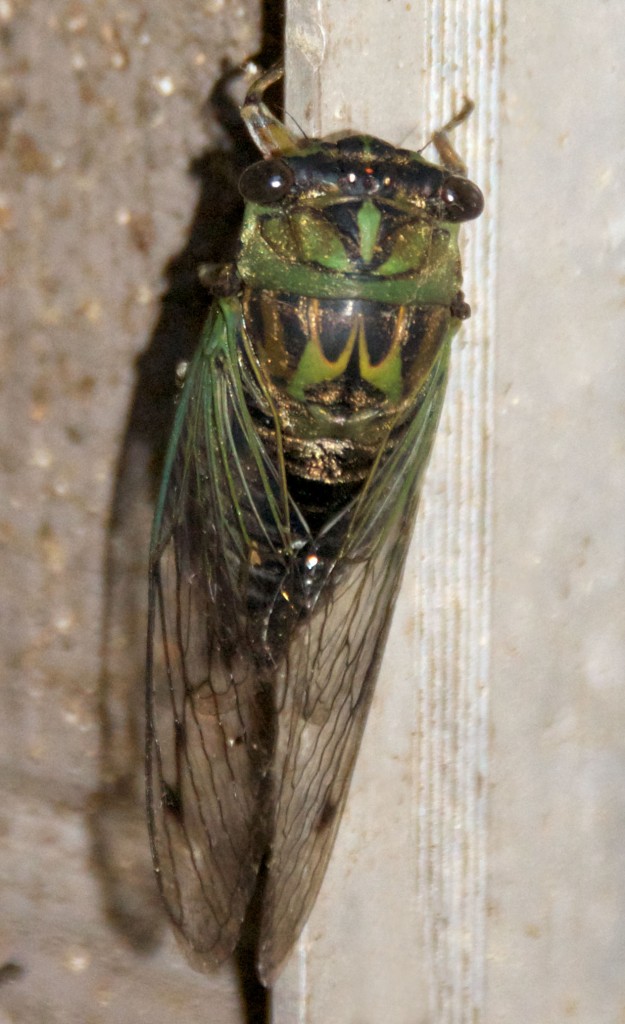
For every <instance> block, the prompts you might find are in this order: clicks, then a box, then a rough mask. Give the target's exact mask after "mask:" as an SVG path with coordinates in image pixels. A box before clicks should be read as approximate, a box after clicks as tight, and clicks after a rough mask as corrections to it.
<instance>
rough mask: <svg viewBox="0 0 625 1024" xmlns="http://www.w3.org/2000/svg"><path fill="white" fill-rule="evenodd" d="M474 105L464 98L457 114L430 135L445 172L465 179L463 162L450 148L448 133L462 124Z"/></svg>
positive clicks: (465, 172)
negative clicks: (451, 172)
mask: <svg viewBox="0 0 625 1024" xmlns="http://www.w3.org/2000/svg"><path fill="white" fill-rule="evenodd" d="M474 107H475V104H474V103H473V100H470V99H467V97H466V96H465V98H464V103H463V104H462V107H461V108H460V110H459V111H458V113H457V114H454V116H453V117H452V118H451V119H450V120H449V121H448V122H447V124H444V125H443V127H442V128H439V130H438V131H437V132H434V134H433V135H432V142H433V143H434V146H435V147H436V152H437V153H438V155H439V157H440V161H441V164H442V165H443V167H444V168H445V170H447V171H453V173H454V174H461V175H462V176H463V177H466V174H467V168H466V164H465V163H464V161H463V160H462V159H461V157H460V156H459V155H458V153H457V152H456V150H455V149H454V147H453V146H452V144H451V142H450V140H449V138H448V133H449V132H452V131H453V130H454V129H455V128H458V127H459V125H461V124H463V122H464V121H466V119H467V118H468V117H470V116H471V114H472V113H473V109H474Z"/></svg>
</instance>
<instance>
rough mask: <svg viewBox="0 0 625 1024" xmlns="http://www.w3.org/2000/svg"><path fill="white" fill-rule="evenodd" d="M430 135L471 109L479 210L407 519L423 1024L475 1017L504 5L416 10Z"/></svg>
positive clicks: (463, 138)
mask: <svg viewBox="0 0 625 1024" xmlns="http://www.w3.org/2000/svg"><path fill="white" fill-rule="evenodd" d="M426 10H427V24H426V31H425V33H424V41H425V54H424V58H425V65H426V67H427V68H428V71H429V75H428V79H427V86H426V111H427V117H428V125H427V127H428V129H429V130H430V131H432V130H433V129H435V128H436V127H438V126H439V125H440V124H442V123H444V122H445V121H446V120H447V119H448V118H449V117H450V115H451V114H452V112H454V111H455V110H457V109H458V108H459V107H460V105H461V103H462V97H463V95H464V94H466V95H469V96H470V97H471V98H473V99H475V101H476V110H475V112H474V114H473V115H472V117H471V119H470V120H469V121H468V122H467V124H466V125H465V126H463V127H462V128H461V129H459V130H458V131H457V132H456V134H455V139H454V141H455V143H456V145H457V147H458V150H459V152H460V153H461V154H462V155H463V157H464V159H465V160H466V162H467V165H468V167H469V175H470V177H471V178H472V179H473V180H475V181H476V182H477V183H478V184H480V186H481V187H482V188H483V189H484V191H485V193H486V200H487V209H486V213H485V215H484V216H483V217H482V218H481V219H480V220H479V221H477V222H476V223H475V224H470V225H469V226H468V227H467V229H466V231H465V232H464V235H465V239H466V243H465V249H464V260H465V291H466V294H467V297H468V299H469V301H470V303H471V305H472V308H473V312H474V316H473V318H472V319H471V320H470V321H469V323H468V324H466V325H465V326H464V327H463V329H462V332H461V334H460V336H459V338H458V339H457V340H456V342H455V343H454V353H453V366H452V372H451V378H450V382H449V390H448V394H447V400H446V405H445V410H444V413H443V418H442V422H441V426H440V430H439V436H438V439H437V442H436V447H435V452H434V455H433V458H432V463H431V465H430V468H429V471H428V476H427V480H426V485H425V493H424V495H423V501H422V507H421V511H420V516H419V520H418V523H417V537H416V550H417V551H418V552H419V555H420V566H419V569H418V574H417V581H416V590H417V594H416V600H417V606H418V607H419V609H420V615H419V621H420V637H419V639H418V644H419V646H418V654H417V659H418V686H419V723H420V735H419V743H418V750H417V752H416V758H417V764H416V769H415V775H416V778H417V779H418V780H419V792H418V794H416V795H415V798H416V799H417V801H418V808H417V820H418V822H419V840H418V841H419V876H420V877H419V888H420V902H421V905H422V907H423V908H424V916H423V925H424V934H423V944H424V947H423V948H424V954H425V956H426V958H427V960H428V962H429V968H430V969H429V972H428V974H429V977H430V979H431V983H430V992H429V1000H430V1015H429V1019H431V1021H432V1024H460V1022H462V1024H464V1022H472V1024H474V1022H475V1021H478V1020H480V1019H481V1016H482V1009H483V1004H484V955H485V948H484V924H485V914H486V895H485V884H486V862H485V845H486V844H485V804H486V795H487V740H488V736H487V712H488V690H487V682H488V656H489V638H488V634H489V618H490V548H491V519H492V501H491V462H492V423H493V366H494V276H495V238H494V233H493V223H494V211H495V205H496V187H495V175H496V139H497V130H496V129H497V103H498V88H499V86H498V82H499V63H500V38H501V0H470V2H469V3H461V2H460V0H442V2H441V3H436V4H427V5H426Z"/></svg>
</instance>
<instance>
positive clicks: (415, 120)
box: [274, 0, 501, 1024]
mask: <svg viewBox="0 0 625 1024" xmlns="http://www.w3.org/2000/svg"><path fill="white" fill-rule="evenodd" d="M451 8H453V10H452V9H451ZM500 32H501V28H500V25H499V5H498V3H497V2H496V0H483V2H477V3H472V4H471V5H469V6H468V7H467V6H466V5H464V6H462V5H457V9H456V5H442V4H440V3H423V2H418V3H413V4H401V5H399V4H388V3H384V2H381V0H372V2H371V0H370V2H369V3H367V4H363V3H361V2H360V0H340V2H339V0H319V2H316V3H311V2H306V0H292V2H290V3H289V4H288V15H287V33H286V67H287V92H286V107H287V110H288V112H289V113H290V114H292V115H293V116H294V118H295V119H296V121H298V122H299V123H300V124H301V125H302V127H303V129H304V130H305V131H307V132H309V133H310V134H314V135H318V134H326V133H330V132H335V131H338V130H343V131H345V130H350V129H354V130H360V131H362V130H364V131H368V132H371V133H372V134H375V135H378V136H380V137H382V138H384V139H386V140H387V141H389V142H392V143H395V144H398V145H402V144H403V145H408V146H412V147H413V148H415V149H416V148H421V147H422V146H424V145H425V144H426V142H427V141H428V139H429V137H430V136H431V133H432V131H433V130H435V129H436V128H437V127H439V126H441V125H442V124H443V123H444V122H445V121H446V120H447V119H448V118H449V117H450V116H451V114H452V113H453V112H454V111H455V110H457V109H458V108H459V107H460V105H461V103H462V98H463V96H465V95H468V96H471V98H473V99H474V100H475V101H476V107H477V109H476V113H475V114H474V116H473V117H472V118H471V120H470V121H469V122H468V123H467V125H466V126H463V128H462V129H460V130H459V131H458V132H457V134H456V136H455V137H454V141H455V143H456V144H457V145H458V148H459V150H460V152H461V153H462V154H463V155H464V156H465V157H466V160H467V163H468V166H469V168H470V173H471V176H472V177H473V178H474V180H476V181H477V182H479V184H480V185H482V186H484V188H485V191H486V194H487V201H488V203H489V205H488V212H487V214H486V215H485V217H484V219H483V220H482V221H480V222H478V223H477V224H471V225H470V226H469V227H468V228H467V230H466V231H465V250H464V251H465V260H466V275H465V280H466V292H467V296H468V299H469V301H470V302H471V304H472V306H473V307H474V317H473V319H472V320H471V321H470V323H469V325H467V327H466V328H465V329H464V330H463V332H462V334H461V336H460V338H459V340H458V341H457V342H456V343H455V351H454V355H453V372H452V378H451V381H450V388H449V392H448V396H447V402H446V409H445V413H444V416H443V420H442V423H441V427H440V435H439V437H438V439H437V442H436V445H435V452H434V456H433V459H432V463H431V465H430V468H429V471H428V477H427V482H426V488H425V493H424V496H423V500H422V507H421V510H420V515H419V524H418V526H417V530H416V533H415V537H414V541H413V544H412V547H411V553H410V557H409V564H408V566H407V569H406V576H405V580H404V585H403V589H402V594H401V596H400V601H399V604H398V607H397V611H396V614H395V619H394V623H393V628H392V632H391V636H390V638H389V643H388V649H387V653H386V656H385V660H384V665H383V669H382V674H381V677H380V680H379V683H378V691H377V695H376V698H375V701H374V706H373V708H372V712H371V718H370V722H369V725H368V728H367V732H366V735H365V739H364V743H363V748H362V751H361V755H360V759H359V763H358V765H357V768H356V774H355V777H354V782H353V786H352V791H351V794H350V801H349V805H348V808H347V811H346V815H345V820H344V822H343V826H342V830H341V833H340V836H339V840H338V842H337V846H336V849H335V852H334V856H333V861H332V863H331V866H330V870H329V872H328V876H327V878H326V882H325V884H324V887H323V889H322V892H321V894H320V897H319V901H318V904H317V906H316V908H315V911H314V912H313V914H312V917H311V919H310V921H309V924H308V927H307V929H306V931H305V933H304V935H303V937H302V940H301V942H300V944H299V947H298V949H297V951H296V953H295V954H294V956H293V958H292V960H291V962H290V964H289V966H288V967H287V970H286V971H285V974H284V976H283V977H282V979H281V980H280V981H279V983H278V985H277V987H276V991H275V994H274V1024H286V1022H287V1021H288V1022H289V1024H290V1022H293V1021H298V1022H302V1024H303V1022H306V1024H322V1022H323V1024H326V1022H327V1021H335V1020H336V1021H339V1020H340V1021H355V1022H358V1024H374V1022H378V1021H382V1020H384V1021H385V1022H388V1024H404V1022H408V1024H413V1022H417V1021H418V1022H422V1021H423V1022H427V1024H435V1022H436V1024H439V1022H440V1024H442V1022H447V1021H450V1022H451V1021H452V1020H453V1021H467V1022H468V1021H474V1020H475V1019H476V1017H477V1015H479V1013H480V1011H481V1008H482V1005H483V1000H484V924H485V914H486V899H485V857H484V852H485V850H484V848H485V795H486V760H487V758H486V753H487V698H486V694H487V682H488V630H489V610H490V540H491V458H492V449H491V421H492V408H493V395H492V342H493V299H494V287H493V286H494V281H493V266H494V236H493V217H494V210H495V204H494V200H493V197H494V187H493V185H494V177H495V174H494V172H495V146H494V139H495V133H494V131H493V126H494V123H495V120H496V102H497V76H498V71H499V40H500ZM478 50H479V54H480V56H479V60H478ZM432 159H434V160H435V159H436V155H435V151H434V150H432Z"/></svg>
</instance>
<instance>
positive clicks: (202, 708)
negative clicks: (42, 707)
mask: <svg viewBox="0 0 625 1024" xmlns="http://www.w3.org/2000/svg"><path fill="white" fill-rule="evenodd" d="M235 321H236V310H235V313H234V314H233V313H232V310H230V311H229V310H228V307H227V304H225V303H221V304H218V305H217V306H216V307H215V310H214V312H213V315H212V318H211V321H210V322H209V325H208V328H207V334H206V336H205V340H204V344H203V346H202V349H201V351H200V353H199V354H198V356H197V357H196V359H195V360H194V362H193V364H192V366H191V369H190V375H189V379H188V381H187V383H186V385H185V389H184V392H183V396H182V400H181V404H180V407H179V409H178V414H177V418H176V425H175V429H174V436H173V439H172V443H171V447H170V451H169V455H168V459H167V462H166V468H165V477H164V484H163V488H162V492H161V499H160V503H159V508H158V511H157V516H156V521H155V528H154V531H153V537H152V553H151V565H150V599H149V600H150V615H149V645H148V672H147V747H146V750H147V797H148V818H149V828H150V836H151V843H152V854H153V860H154V865H155V868H156V872H157V877H158V879H159V884H160V888H161V892H162V894H163V897H164V900H165V903H166V906H167V909H168V911H169V914H170V916H171V918H172V920H173V922H174V924H175V925H176V927H177V929H178V931H179V933H180V935H181V936H182V937H183V939H184V940H185V942H186V944H187V946H188V950H189V953H190V954H191V955H193V956H194V957H195V959H197V960H198V961H199V962H200V964H202V965H204V966H211V965H214V964H216V963H219V962H220V961H222V960H223V959H224V958H225V957H226V956H227V955H228V954H229V953H230V952H231V951H232V949H233V948H234V946H235V944H236V942H237V938H238V935H239V931H240V927H241V922H242V920H243V917H244V915H245V912H246V908H247V905H248V903H249V900H250V897H251V893H252V891H253V889H254V886H255V883H256V876H257V872H258V868H259V864H260V861H261V858H262V855H263V852H264V849H265V847H266V843H267V835H266V821H267V815H266V813H265V811H264V805H265V802H266V796H265V791H266V788H267V778H268V765H269V761H270V757H271V751H272V749H273V739H272V731H273V728H274V721H275V715H274V707H273V700H272V691H271V685H270V682H268V681H267V679H266V678H265V676H266V673H264V672H263V671H262V651H261V652H257V655H256V656H252V654H251V653H250V652H251V651H252V649H253V643H252V638H251V635H250V631H251V629H252V627H253V616H251V614H250V600H249V594H250V587H249V581H248V574H249V571H250V568H251V567H252V565H253V563H254V560H255V557H257V556H256V551H257V547H258V546H259V545H261V546H262V549H263V551H264V552H265V555H266V556H268V553H272V552H274V553H275V558H276V559H278V560H279V559H280V557H281V555H280V551H281V550H282V548H283V547H284V542H283V538H281V537H280V530H281V526H280V513H279V510H278V509H277V507H276V500H275V496H274V494H275V492H276V491H277V490H278V488H277V487H276V486H275V485H274V481H273V476H274V475H275V470H274V467H273V465H272V463H271V462H270V461H269V460H268V459H267V457H266V455H265V453H264V451H263V449H262V448H261V447H260V446H259V445H258V444H257V442H256V436H255V432H254V429H253V426H252V424H251V422H250V420H249V414H248V413H247V409H246V407H245V403H244V401H243V400H242V395H241V392H240V388H241V379H240V374H239V372H238V368H237V361H236V324H235ZM267 523H270V524H273V527H268V526H267ZM257 646H258V645H257Z"/></svg>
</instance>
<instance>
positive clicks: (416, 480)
mask: <svg viewBox="0 0 625 1024" xmlns="http://www.w3.org/2000/svg"><path fill="white" fill-rule="evenodd" d="M447 365H448V346H447V347H445V348H444V349H443V351H442V353H441V355H440V357H439V360H438V361H437V364H436V366H435V367H434V369H433V371H432V374H431V377H430V381H429V385H428V389H427V393H426V396H425V398H424V401H423V404H422V406H421V409H420V412H419V414H418V416H417V417H416V418H415V420H414V422H413V423H412V424H411V425H410V428H409V429H408V431H407V432H406V434H405V436H404V437H403V439H402V440H401V442H400V443H399V444H398V445H397V447H396V449H395V450H394V451H393V453H392V454H391V456H390V457H389V458H387V459H386V460H385V461H383V462H381V463H380V464H379V465H377V466H375V467H374V468H373V470H372V473H371V477H370V479H369V481H368V482H367V485H366V486H365V487H364V489H363V492H362V494H361V496H360V498H359V499H358V502H357V503H356V505H355V507H354V508H353V510H352V512H351V521H350V527H349V529H348V531H347V535H346V539H345V542H344V545H343V548H342V550H341V551H340V554H339V557H338V559H337V563H336V567H335V569H334V571H333V572H332V573H331V574H330V575H329V577H328V580H327V583H326V585H325V588H324V589H322V590H321V592H320V594H319V598H318V601H317V606H316V609H315V611H314V612H313V614H312V615H311V616H310V618H309V619H308V620H306V621H305V622H304V623H303V624H302V625H301V627H300V629H299V630H298V631H296V633H295V635H294V637H293V640H292V643H291V645H290V647H289V650H288V654H287V657H286V660H285V663H284V665H283V676H284V679H283V680H282V685H281V687H280V690H279V692H280V693H281V694H282V697H281V704H280V707H279V714H278V734H277V736H276V756H275V768H274V772H275V780H276V791H275V796H274V800H275V810H274V814H275V818H274V825H273V836H272V840H271V854H270V858H269V863H268V872H267V880H266V884H265V890H264V896H263V899H264V910H263V919H262V932H261V940H260V949H259V973H260V976H261V978H263V980H264V981H265V982H266V983H269V984H270V983H271V982H272V979H273V978H274V977H275V975H276V973H277V971H278V970H279V968H280V966H281V964H282V962H283V961H284V959H285V957H286V956H287V955H288V953H289V950H290V948H291V946H292V945H293V943H294V941H295V940H296V938H297V936H298V934H299V932H300V931H301V929H302V927H303V925H304V923H305V921H306V919H307V917H308V915H309V913H310V910H311V909H312V906H313V904H314V901H315V899H316V896H317V893H318V891H319V887H320V885H321V882H322V880H323V876H324V874H325V871H326V867H327V864H328V860H329V857H330V853H331V851H332V846H333V843H334V840H335V837H336V833H337V829H338V825H339V821H340V817H341V813H342V810H343V807H344V803H345V799H346V796H347V792H348V788H349V783H350V780H351V776H352V770H353V767H354V763H355V759H356V755H357V753H358V748H359V746H360V741H361V738H362V734H363V730H364V726H365V722H366V717H367V712H368V709H369V705H370V702H371V697H372V693H373V687H374V684H375V680H376V677H377V673H378V669H379V665H380V661H381V658H382V654H383V650H384V644H385V640H386V635H387V632H388V629H389V625H390V621H391V616H392V612H393V606H394V602H395V598H396V595H397V591H398V588H399V584H400V581H401V575H402V571H403V567H404V564H405V558H406V551H407V547H408V544H409V541H410V536H411V533H412V525H413V522H414V517H415V513H416V506H417V503H418V498H419V492H420V488H421V481H422V478H423V473H424V470H425V467H426V464H427V461H428V458H429V454H430V451H431V447H432V442H433V439H434V435H435V432H436V427H437V424H438V419H439V415H440V409H441V406H442V401H443V396H444V391H445V384H446V378H447Z"/></svg>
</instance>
